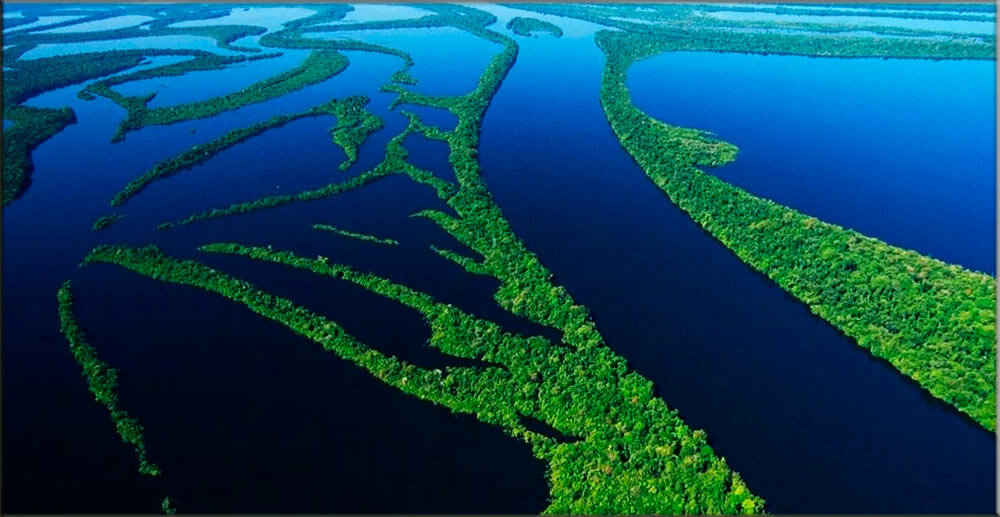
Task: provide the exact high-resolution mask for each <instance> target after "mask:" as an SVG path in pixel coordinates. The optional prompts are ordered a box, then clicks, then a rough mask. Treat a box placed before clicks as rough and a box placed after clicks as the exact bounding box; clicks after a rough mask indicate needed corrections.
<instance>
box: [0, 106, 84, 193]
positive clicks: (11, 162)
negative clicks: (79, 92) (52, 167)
mask: <svg viewBox="0 0 1000 517" xmlns="http://www.w3.org/2000/svg"><path fill="white" fill-rule="evenodd" d="M3 111H4V118H6V119H8V120H10V121H12V122H13V123H14V125H13V126H11V127H8V128H7V129H4V130H3V160H0V162H2V167H3V176H2V181H3V205H4V206H6V205H7V204H8V203H10V202H11V201H13V200H15V199H17V198H18V197H20V196H21V194H23V193H24V191H25V190H27V188H28V184H29V182H30V177H31V172H32V171H33V170H34V166H33V165H32V163H31V152H32V151H33V150H34V149H35V148H36V147H38V146H39V145H41V144H42V142H44V141H46V140H48V139H49V138H50V137H52V135H55V134H56V133H58V132H60V131H62V130H63V128H65V127H66V126H68V125H70V124H72V123H74V122H76V115H75V114H74V113H73V110H71V109H69V108H62V109H50V108H32V107H28V106H20V105H5V106H4V110H3Z"/></svg>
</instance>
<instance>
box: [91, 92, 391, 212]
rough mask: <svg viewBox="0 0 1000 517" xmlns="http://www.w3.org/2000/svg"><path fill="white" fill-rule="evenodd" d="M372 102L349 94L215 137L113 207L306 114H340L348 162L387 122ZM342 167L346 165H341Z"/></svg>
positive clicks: (120, 196) (133, 186)
mask: <svg viewBox="0 0 1000 517" xmlns="http://www.w3.org/2000/svg"><path fill="white" fill-rule="evenodd" d="M368 102H369V99H368V97H365V96H361V95H358V96H353V97H348V98H347V99H344V100H337V99H334V100H332V101H330V102H327V103H324V104H323V105H321V106H317V107H315V108H312V109H308V110H305V111H302V112H299V113H293V114H290V115H275V116H273V117H271V118H269V119H267V120H265V121H262V122H258V123H256V124H253V125H251V126H248V127H244V128H239V129H234V130H232V131H230V132H228V133H226V134H225V135H222V136H221V137H219V138H216V139H215V140H212V141H210V142H206V143H204V144H199V145H196V146H194V147H191V148H190V149H187V150H186V151H184V152H182V153H181V154H179V155H177V156H174V157H172V158H168V159H166V160H164V161H162V162H160V163H158V164H156V165H155V166H154V167H153V168H152V169H150V170H148V171H146V172H145V173H144V174H142V175H141V176H139V177H138V178H135V179H133V180H132V181H130V182H129V183H128V184H127V185H125V187H124V188H123V189H122V190H121V191H119V192H118V193H117V194H115V196H114V197H113V198H112V199H111V206H118V205H121V204H123V203H125V202H126V201H127V200H128V199H129V198H131V197H132V196H134V195H136V194H138V193H139V192H140V191H141V190H142V189H143V188H145V187H146V186H147V185H149V184H150V183H152V182H154V181H157V180H160V179H163V178H165V177H168V176H171V175H173V174H176V173H178V172H180V171H182V170H186V169H190V168H192V167H194V166H195V165H198V164H199V163H202V162H205V161H207V160H209V159H211V158H212V157H214V156H216V155H217V154H219V153H220V152H222V151H224V150H226V149H229V148H231V147H233V146H235V145H237V144H240V143H243V142H246V141H247V140H249V139H251V138H253V137H255V136H257V135H260V134H262V133H264V132H266V131H269V130H271V129H276V128H279V127H282V126H284V125H285V124H288V123H289V122H292V121H295V120H299V119H301V118H306V117H316V116H320V115H334V116H336V117H337V126H336V127H335V128H334V130H333V132H334V141H335V142H337V144H338V145H340V146H342V147H344V151H345V152H346V153H347V155H348V162H349V161H353V159H355V158H356V157H357V149H358V147H360V146H361V144H363V143H364V141H365V140H366V139H367V138H368V136H369V135H370V134H371V133H372V132H374V131H377V130H378V129H380V128H381V127H382V124H383V123H382V119H381V118H379V117H377V116H375V115H372V114H371V113H370V112H368V111H366V110H365V109H364V106H365V105H366V104H367V103H368ZM338 140H339V141H338ZM348 162H345V163H348ZM341 168H345V167H344V166H343V165H341Z"/></svg>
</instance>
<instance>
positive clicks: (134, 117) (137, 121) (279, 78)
mask: <svg viewBox="0 0 1000 517" xmlns="http://www.w3.org/2000/svg"><path fill="white" fill-rule="evenodd" d="M345 68H347V58H346V57H344V55H343V54H341V53H339V52H337V51H328V50H317V51H314V52H313V53H312V54H310V55H309V57H308V58H306V60H305V61H304V62H303V63H302V64H301V65H299V66H298V67H296V68H293V69H291V70H288V71H286V72H282V73H280V74H278V75H275V76H274V77H270V78H268V79H265V80H263V81H260V82H257V83H254V84H252V85H250V86H248V87H246V88H244V89H242V90H240V91H237V92H234V93H230V94H228V95H223V96H221V97H215V98H212V99H208V100H205V101H200V102H192V103H189V104H182V105H179V106H166V107H161V108H154V109H149V108H147V107H146V103H147V102H149V100H150V99H151V98H152V97H148V98H145V99H139V100H138V101H136V100H135V98H125V97H122V96H121V95H119V94H115V93H111V91H110V88H107V89H104V90H101V91H96V92H94V93H98V94H99V95H105V96H108V97H109V98H112V100H115V101H116V102H118V103H119V104H121V105H122V107H124V108H126V109H127V110H128V115H127V116H126V118H125V120H123V121H122V123H121V125H120V126H119V127H118V131H117V133H116V134H115V136H114V139H113V140H115V141H117V140H121V139H123V138H124V137H125V134H126V133H128V132H129V131H135V130H138V129H142V128H143V127H146V126H151V125H166V124H174V123H176V122H182V121H185V120H193V119H200V118H208V117H213V116H215V115H218V114H219V113H223V112H225V111H231V110H235V109H239V108H241V107H243V106H246V105H248V104H255V103H258V102H264V101H266V100H270V99H274V98H277V97H281V96H283V95H286V94H288V93H291V92H294V91H297V90H301V89H302V88H305V87H306V86H310V85H313V84H317V83H320V82H323V81H325V80H327V79H329V78H331V77H333V76H335V75H337V74H339V73H340V72H342V71H343V70H344V69H345Z"/></svg>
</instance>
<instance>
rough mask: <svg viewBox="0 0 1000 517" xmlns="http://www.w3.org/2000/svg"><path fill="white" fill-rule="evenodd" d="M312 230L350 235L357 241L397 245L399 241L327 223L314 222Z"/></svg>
mask: <svg viewBox="0 0 1000 517" xmlns="http://www.w3.org/2000/svg"><path fill="white" fill-rule="evenodd" d="M313 230H323V231H327V232H333V233H336V234H337V235H341V236H343V237H350V238H352V239H357V240H359V241H365V242H372V243H375V244H383V245H385V246H399V241H397V240H395V239H382V238H379V237H375V236H374V235H367V234H364V233H354V232H349V231H347V230H341V229H340V228H335V227H333V226H330V225H328V224H314V225H313Z"/></svg>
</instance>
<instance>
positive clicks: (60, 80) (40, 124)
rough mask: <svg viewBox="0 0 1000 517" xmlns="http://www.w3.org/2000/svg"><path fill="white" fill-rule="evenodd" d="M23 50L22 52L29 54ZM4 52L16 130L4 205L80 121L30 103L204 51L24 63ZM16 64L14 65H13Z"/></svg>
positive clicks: (8, 112) (7, 146)
mask: <svg viewBox="0 0 1000 517" xmlns="http://www.w3.org/2000/svg"><path fill="white" fill-rule="evenodd" d="M27 49H28V47H21V50H20V51H19V52H23V51H24V50H27ZM12 50H15V49H9V50H8V51H5V52H4V63H5V66H9V67H10V68H11V70H9V71H5V72H4V80H3V113H4V119H6V120H10V121H11V122H12V123H13V124H12V125H11V127H8V128H5V129H4V130H3V158H4V159H3V160H2V161H3V205H4V206H6V205H7V204H8V203H10V202H11V201H13V200H15V199H17V198H18V197H20V196H21V194H23V193H24V191H25V190H26V189H27V188H28V184H29V183H30V176H31V171H32V169H33V167H32V163H31V152H32V151H33V150H34V149H35V148H37V147H38V146H39V145H41V144H42V142H45V141H46V140H48V139H49V138H51V137H52V136H53V135H55V134H56V133H58V132H60V131H62V130H63V129H64V128H65V127H66V126H68V125H69V124H72V123H74V122H76V115H75V114H74V113H73V110H71V109H69V108H60V109H52V108H36V107H33V106H26V105H24V102H25V101H27V100H29V99H31V98H33V97H35V96H37V95H40V94H42V93H45V92H48V91H52V90H55V89H58V88H64V87H67V86H72V85H74V84H77V83H80V82H83V81H87V80H90V79H95V78H98V77H102V76H105V75H108V74H114V73H117V72H121V71H123V70H127V69H129V68H132V67H135V66H138V65H139V64H141V63H142V61H143V60H144V59H145V58H146V57H149V56H162V55H198V52H199V51H183V50H182V51H162V50H147V51H133V50H125V51H114V52H91V53H85V54H76V55H72V56H55V57H48V58H40V59H32V60H28V61H22V60H18V58H17V56H18V55H19V52H11V51H12ZM12 61H13V62H12Z"/></svg>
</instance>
